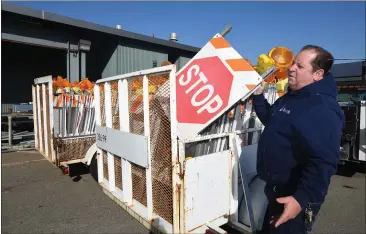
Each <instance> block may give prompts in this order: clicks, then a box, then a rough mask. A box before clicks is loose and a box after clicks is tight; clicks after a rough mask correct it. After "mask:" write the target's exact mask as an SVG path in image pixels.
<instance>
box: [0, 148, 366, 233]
mask: <svg viewBox="0 0 366 234" xmlns="http://www.w3.org/2000/svg"><path fill="white" fill-rule="evenodd" d="M1 157H2V166H1V170H2V172H1V174H2V181H1V195H2V207H1V209H2V214H1V215H2V216H1V228H2V233H45V232H47V233H61V232H62V233H149V231H148V230H147V229H146V228H145V227H144V226H143V225H141V224H140V223H139V222H137V221H136V220H135V219H134V218H132V216H130V215H129V214H128V213H127V212H125V211H124V210H123V209H122V208H120V207H119V206H118V205H117V204H116V203H115V202H114V201H112V200H111V199H110V198H109V197H107V196H106V195H105V194H104V193H103V191H102V189H101V187H100V186H99V185H98V184H97V182H96V181H95V180H94V179H93V178H92V176H91V175H90V174H86V173H87V170H85V169H83V168H81V169H80V168H79V169H78V171H81V172H82V175H81V177H75V178H71V177H69V176H65V175H63V174H62V173H61V170H60V169H59V168H57V167H55V166H53V165H52V164H51V163H50V162H48V161H47V160H45V159H44V158H43V156H41V155H40V154H39V153H38V152H35V151H22V152H12V153H5V154H4V153H3V154H2V156H1ZM363 166H364V165H363ZM365 186H366V180H365V168H364V167H361V166H355V165H346V166H345V167H341V168H340V170H339V173H338V175H336V176H334V177H333V178H332V181H331V185H330V189H329V193H328V196H327V200H326V202H325V204H324V205H323V207H322V209H321V211H320V214H319V216H318V218H317V222H316V223H315V225H314V229H313V232H311V233H314V234H323V233H332V234H337V233H339V234H340V233H347V234H359V233H360V234H361V233H366V229H365V223H366V220H365V217H366V213H365V199H366V197H365ZM229 233H230V234H231V233H237V232H229Z"/></svg>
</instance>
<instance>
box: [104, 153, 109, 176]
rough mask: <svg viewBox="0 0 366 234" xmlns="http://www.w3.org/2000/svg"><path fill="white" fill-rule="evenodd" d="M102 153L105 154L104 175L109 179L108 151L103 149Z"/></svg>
mask: <svg viewBox="0 0 366 234" xmlns="http://www.w3.org/2000/svg"><path fill="white" fill-rule="evenodd" d="M102 155H103V175H104V179H106V180H108V179H109V176H108V156H107V151H105V150H102Z"/></svg>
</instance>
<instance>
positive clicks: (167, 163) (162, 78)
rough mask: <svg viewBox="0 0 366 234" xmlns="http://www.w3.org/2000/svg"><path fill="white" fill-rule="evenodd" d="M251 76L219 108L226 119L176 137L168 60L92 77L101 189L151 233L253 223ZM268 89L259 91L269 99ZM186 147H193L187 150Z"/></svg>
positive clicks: (259, 194)
mask: <svg viewBox="0 0 366 234" xmlns="http://www.w3.org/2000/svg"><path fill="white" fill-rule="evenodd" d="M186 66H187V65H186ZM182 69H184V68H182ZM273 71H274V69H273V68H271V69H270V71H269V72H268V73H267V74H265V75H264V77H266V76H267V75H269V74H271V73H272V72H273ZM137 83H139V84H140V87H139V88H136V84H137ZM259 83H260V80H259V81H258V82H257V84H256V86H255V87H253V88H252V90H251V91H250V92H248V93H247V94H246V96H245V97H243V99H242V100H241V101H239V102H238V103H237V104H235V105H234V106H233V107H231V108H230V109H228V110H225V111H224V112H223V113H224V114H223V115H221V116H222V119H223V121H226V122H221V123H222V124H218V122H217V121H219V122H220V120H221V119H218V120H217V121H216V122H215V121H214V122H212V124H211V125H209V126H208V127H207V128H205V129H206V130H204V131H202V133H201V135H200V136H196V137H189V138H184V139H180V138H179V137H178V136H179V134H181V133H180V131H181V130H182V129H179V128H178V120H177V112H178V110H177V93H176V67H175V65H169V66H164V67H158V68H152V69H147V70H142V71H138V72H133V73H128V74H124V75H117V76H113V77H109V78H104V79H101V80H98V81H97V82H96V85H95V88H94V93H95V100H96V103H95V112H96V140H97V142H96V144H97V164H98V182H99V184H100V185H101V186H102V187H103V191H104V192H105V193H106V194H107V195H108V196H109V197H110V198H111V199H113V200H114V201H115V202H116V203H118V204H119V205H120V206H121V207H122V208H123V209H125V210H126V211H128V212H129V213H130V214H131V215H132V216H133V217H135V218H136V219H137V220H138V221H139V222H141V223H142V224H143V225H144V226H145V227H147V228H148V229H150V230H151V231H152V232H154V233H204V232H205V231H208V230H209V231H211V232H214V233H225V231H224V230H223V229H222V228H220V226H222V225H224V224H230V225H231V226H232V227H234V228H235V229H237V230H240V231H241V232H243V233H244V232H250V233H254V232H256V231H257V230H260V229H261V226H262V222H263V218H264V213H265V211H266V207H267V203H266V198H265V196H264V182H263V181H261V180H260V179H259V178H258V177H257V176H256V168H255V164H256V163H255V161H256V147H257V145H256V142H257V140H258V138H259V135H260V132H261V130H262V129H263V126H262V125H261V124H260V122H259V121H258V119H257V118H256V117H255V113H254V111H253V109H252V107H251V102H250V101H248V99H249V97H250V95H251V94H252V92H253V91H254V90H255V88H256V87H258V84H259ZM154 87H155V88H154ZM273 90H275V88H274V89H273V87H272V89H269V90H267V92H266V93H267V99H268V100H271V99H273V100H272V102H273V101H274V100H275V98H271V97H272V96H276V95H277V93H276V91H275V92H273ZM244 95H245V94H244ZM242 104H243V105H244V106H242ZM132 107H136V108H132ZM243 107H244V109H245V110H246V111H244V112H245V113H243V112H242V109H243ZM236 110H238V111H236ZM116 120H118V121H116ZM253 120H254V121H253ZM213 126H219V127H213ZM221 126H222V127H221ZM212 146H215V147H212ZM192 149H194V150H193V152H197V149H200V153H199V154H195V155H192V153H188V152H189V151H190V150H191V151H192ZM191 156H192V157H191Z"/></svg>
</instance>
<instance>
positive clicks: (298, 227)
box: [260, 200, 308, 234]
mask: <svg viewBox="0 0 366 234" xmlns="http://www.w3.org/2000/svg"><path fill="white" fill-rule="evenodd" d="M283 207H284V206H283V204H279V203H277V202H276V201H275V200H274V201H271V202H269V204H268V209H267V212H266V215H265V218H264V221H263V228H262V231H261V232H260V233H261V234H307V233H308V232H307V229H306V227H305V224H304V211H301V212H300V213H299V214H298V216H297V217H296V218H294V219H291V220H288V221H287V222H285V223H283V224H281V225H280V226H278V227H277V228H276V227H275V226H274V225H275V223H276V220H277V219H279V217H280V216H281V214H282V212H283V209H284V208H283ZM273 216H274V221H273V223H272V224H270V221H271V217H273Z"/></svg>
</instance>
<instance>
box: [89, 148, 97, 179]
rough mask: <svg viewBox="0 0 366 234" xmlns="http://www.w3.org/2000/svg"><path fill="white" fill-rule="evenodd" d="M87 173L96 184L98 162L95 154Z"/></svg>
mask: <svg viewBox="0 0 366 234" xmlns="http://www.w3.org/2000/svg"><path fill="white" fill-rule="evenodd" d="M89 173H90V175H91V176H92V177H93V179H94V180H95V181H97V182H98V162H97V155H96V154H95V155H94V156H93V159H92V160H91V162H90V165H89Z"/></svg>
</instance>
